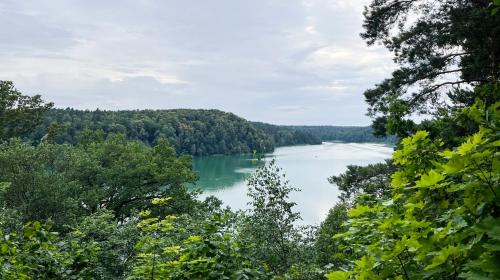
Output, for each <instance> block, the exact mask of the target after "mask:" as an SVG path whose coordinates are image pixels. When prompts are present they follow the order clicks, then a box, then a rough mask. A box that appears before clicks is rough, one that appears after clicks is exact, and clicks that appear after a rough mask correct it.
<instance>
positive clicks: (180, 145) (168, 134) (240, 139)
mask: <svg viewBox="0 0 500 280" xmlns="http://www.w3.org/2000/svg"><path fill="white" fill-rule="evenodd" d="M84 129H90V130H93V131H96V130H102V131H103V132H104V134H105V135H108V134H112V133H119V134H124V135H126V137H127V138H128V139H130V140H139V141H141V142H144V143H146V144H148V145H154V144H156V143H157V141H158V140H159V139H162V138H164V139H167V140H168V142H169V143H170V144H171V145H173V146H174V148H175V149H176V151H177V152H178V153H180V154H190V155H194V156H202V155H212V154H239V153H252V152H254V151H256V152H258V153H265V152H270V151H272V150H273V149H274V148H275V147H277V146H283V145H295V144H319V143H320V141H319V140H318V139H317V138H315V137H313V136H311V135H308V134H306V133H304V132H296V131H293V130H292V129H289V128H283V127H278V126H274V125H268V124H259V125H256V124H255V123H251V122H249V121H247V120H245V119H242V118H240V117H238V116H236V115H234V114H231V113H226V112H222V111H219V110H191V109H176V110H135V111H100V110H96V111H81V110H74V109H51V110H49V111H47V112H46V114H45V115H44V119H43V122H42V124H41V125H40V126H39V127H37V128H36V129H35V130H34V131H33V132H31V133H29V134H27V138H28V139H30V140H33V141H35V142H39V141H40V140H41V139H42V138H43V137H44V136H45V135H46V134H47V131H51V133H52V136H51V137H53V140H54V141H55V142H56V143H68V144H72V145H74V144H76V142H77V137H78V135H79V133H81V132H82V131H83V130H84Z"/></svg>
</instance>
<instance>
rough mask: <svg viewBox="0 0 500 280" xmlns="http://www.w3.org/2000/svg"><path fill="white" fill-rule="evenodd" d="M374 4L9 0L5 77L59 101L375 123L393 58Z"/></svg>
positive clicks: (1, 71)
mask: <svg viewBox="0 0 500 280" xmlns="http://www.w3.org/2000/svg"><path fill="white" fill-rule="evenodd" d="M367 2H369V1H367V0H302V1H299V0H255V1H249V0H116V1H110V0H106V1H103V0H79V1H72V0H50V1H49V0H47V1H43V0H33V1H18V0H12V1H11V0H1V1H0V26H1V28H0V38H1V39H0V80H12V81H14V83H15V84H16V87H17V88H18V89H19V90H21V91H22V92H24V93H26V94H35V93H36V94H41V95H42V96H44V98H45V100H48V101H53V102H54V103H55V104H56V106H57V107H74V108H79V109H95V108H100V109H112V110H118V109H136V108H139V109H142V108H150V109H169V108H215V109H221V110H224V111H230V112H233V113H236V114H238V115H240V116H242V117H244V118H247V119H250V120H253V121H265V122H270V123H275V124H321V125H326V124H331V125H367V124H369V123H370V120H369V119H368V118H367V117H366V116H365V115H364V114H365V111H366V105H365V104H364V98H363V91H364V90H365V89H367V88H369V87H371V86H373V85H374V84H375V83H377V82H379V81H381V80H382V79H383V78H384V77H388V76H389V74H390V72H391V70H392V67H393V66H392V62H391V56H390V54H389V52H388V51H387V50H385V49H383V48H381V47H370V48H368V47H367V46H366V45H365V43H364V41H363V40H362V39H361V38H360V37H359V33H360V32H361V31H362V29H361V24H362V10H363V6H364V5H365V4H366V3H367Z"/></svg>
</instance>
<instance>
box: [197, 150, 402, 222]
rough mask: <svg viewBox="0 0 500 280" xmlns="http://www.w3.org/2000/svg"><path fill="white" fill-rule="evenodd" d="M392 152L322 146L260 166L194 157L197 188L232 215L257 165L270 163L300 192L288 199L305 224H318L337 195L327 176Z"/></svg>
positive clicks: (279, 155) (280, 153) (237, 158)
mask: <svg viewBox="0 0 500 280" xmlns="http://www.w3.org/2000/svg"><path fill="white" fill-rule="evenodd" d="M392 152H393V148H392V147H390V146H387V145H384V144H374V143H361V144H360V143H336V142H324V143H323V144H321V145H304V146H290V147H280V148H277V149H276V150H275V151H274V152H273V153H270V154H267V155H266V156H265V158H264V159H263V161H260V162H259V161H256V160H255V159H253V158H252V156H251V155H233V156H207V157H199V158H194V160H193V165H194V170H195V171H196V172H197V174H198V175H199V176H200V180H199V181H198V182H197V185H196V187H197V188H200V189H202V190H203V191H204V196H206V195H214V196H216V197H218V198H220V199H221V200H222V201H223V202H224V204H225V205H228V206H230V207H231V208H232V209H233V210H236V209H243V208H246V204H247V202H248V197H247V196H246V190H247V185H246V178H247V177H248V176H249V175H250V174H251V173H252V172H253V171H254V170H255V169H256V168H257V167H258V166H259V165H262V164H264V161H268V160H270V159H272V158H274V159H275V160H276V162H277V164H278V165H279V166H280V167H281V168H283V172H285V174H286V176H287V178H288V180H289V181H290V184H291V185H292V186H294V187H297V188H299V189H301V191H300V192H297V193H293V194H292V195H291V200H292V201H294V202H296V203H297V206H296V208H295V210H296V211H300V213H301V215H302V218H303V222H304V223H305V224H319V223H320V222H321V221H322V220H323V219H324V218H325V217H326V215H327V214H328V210H329V209H330V208H331V207H332V206H333V205H334V204H335V203H336V202H337V201H338V198H337V196H338V190H337V187H336V186H335V185H331V184H330V183H329V182H328V180H327V179H328V177H330V176H332V175H338V174H341V173H342V172H344V171H345V170H346V168H347V166H348V165H352V164H354V165H367V164H370V163H377V162H383V161H384V160H385V159H387V158H390V157H391V154H392Z"/></svg>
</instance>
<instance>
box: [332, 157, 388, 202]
mask: <svg viewBox="0 0 500 280" xmlns="http://www.w3.org/2000/svg"><path fill="white" fill-rule="evenodd" d="M394 171H395V168H394V166H393V165H392V164H391V162H390V161H386V162H385V163H377V164H369V165H367V166H356V165H348V166H347V170H346V171H345V172H344V173H343V174H341V175H339V176H332V177H330V178H328V181H329V182H330V183H331V184H335V185H336V186H337V187H338V189H339V190H340V191H341V194H340V196H339V198H340V199H341V200H342V201H343V202H347V203H352V202H353V201H354V200H355V198H356V197H357V196H358V195H359V194H361V193H364V194H370V195H373V196H375V197H379V198H382V197H387V196H388V195H389V193H390V190H391V188H390V176H391V175H392V174H393V173H394Z"/></svg>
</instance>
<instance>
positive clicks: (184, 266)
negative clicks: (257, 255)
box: [129, 201, 267, 280]
mask: <svg viewBox="0 0 500 280" xmlns="http://www.w3.org/2000/svg"><path fill="white" fill-rule="evenodd" d="M163 202H165V203H168V202H167V201H163ZM163 202H162V203H163ZM141 215H142V216H143V220H142V221H141V222H140V223H139V228H140V229H141V231H142V233H143V235H142V237H141V240H140V241H139V242H138V243H137V247H136V248H137V251H138V254H137V262H136V264H135V266H134V269H133V276H131V277H130V278H129V279H186V280H187V279H214V280H215V279H267V278H266V277H265V274H264V273H262V272H259V271H257V270H255V269H253V268H252V266H251V265H252V263H251V262H250V260H249V259H248V258H247V257H245V255H242V254H241V250H242V248H241V247H242V246H243V245H244V244H239V243H238V242H237V241H236V240H235V239H234V238H233V235H232V234H231V232H230V231H229V230H228V227H227V226H228V216H225V215H223V216H220V215H213V216H209V217H207V219H205V220H204V221H202V222H201V223H199V224H197V227H198V233H197V234H196V235H189V236H188V237H186V238H185V239H183V240H181V241H177V242H176V238H175V237H173V236H172V234H174V235H175V228H176V226H177V223H176V218H175V217H174V216H165V217H163V218H159V217H158V218H156V217H150V212H149V211H146V212H143V213H142V214H141Z"/></svg>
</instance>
